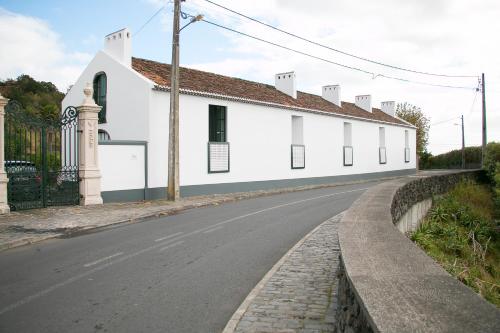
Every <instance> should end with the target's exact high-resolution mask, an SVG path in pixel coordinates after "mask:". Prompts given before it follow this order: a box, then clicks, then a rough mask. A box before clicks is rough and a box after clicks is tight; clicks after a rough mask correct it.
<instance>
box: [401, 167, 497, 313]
mask: <svg viewBox="0 0 500 333" xmlns="http://www.w3.org/2000/svg"><path fill="white" fill-rule="evenodd" d="M499 165H500V163H499ZM496 172H497V173H496V174H495V177H498V178H500V168H498V169H496ZM498 180H500V179H498ZM498 183H500V182H498ZM494 216H495V215H494V204H493V193H492V191H491V188H490V187H489V186H487V185H478V184H476V183H473V182H470V181H468V182H462V183H460V184H459V185H457V186H456V187H455V188H454V189H453V190H451V191H450V192H448V193H447V194H445V195H444V196H442V197H439V198H434V203H433V207H432V208H431V210H430V211H429V214H428V215H427V217H426V218H425V220H424V221H423V223H422V224H421V226H420V227H419V228H418V230H417V231H415V232H414V233H412V234H411V239H412V240H413V241H414V242H416V243H417V244H418V245H419V246H420V247H421V248H422V249H423V250H425V251H426V252H427V254H429V255H430V256H431V257H433V258H434V259H435V260H436V261H438V262H439V263H440V264H441V265H442V266H443V267H444V268H445V269H446V270H447V271H448V272H449V273H450V274H452V275H453V276H455V277H457V279H459V280H460V281H462V282H463V283H465V284H466V285H468V286H469V287H471V288H472V289H474V290H475V291H476V292H478V293H479V294H480V295H482V296H483V297H485V298H486V299H487V300H489V301H490V302H492V303H494V304H496V305H497V306H499V307H500V237H499V235H498V229H497V226H496V225H495V221H494Z"/></svg>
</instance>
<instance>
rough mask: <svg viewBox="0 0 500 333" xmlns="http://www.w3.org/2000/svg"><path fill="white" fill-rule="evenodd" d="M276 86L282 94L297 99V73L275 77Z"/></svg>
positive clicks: (281, 74)
mask: <svg viewBox="0 0 500 333" xmlns="http://www.w3.org/2000/svg"><path fill="white" fill-rule="evenodd" d="M274 82H275V84H274V86H275V87H276V89H277V90H279V91H281V92H282V93H285V94H287V95H288V96H292V97H293V98H297V84H296V83H295V72H288V73H280V74H276V75H275V76H274Z"/></svg>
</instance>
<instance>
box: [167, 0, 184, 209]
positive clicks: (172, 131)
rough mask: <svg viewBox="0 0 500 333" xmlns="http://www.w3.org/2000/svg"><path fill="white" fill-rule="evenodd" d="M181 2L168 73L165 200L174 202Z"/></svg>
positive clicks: (177, 6) (177, 2) (176, 190)
mask: <svg viewBox="0 0 500 333" xmlns="http://www.w3.org/2000/svg"><path fill="white" fill-rule="evenodd" d="M180 11H181V0H175V1H174V23H173V32H172V66H171V73H170V117H169V140H168V188H167V198H168V200H171V201H176V200H178V199H179V197H180V192H179V16H180Z"/></svg>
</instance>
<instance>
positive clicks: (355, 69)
mask: <svg viewBox="0 0 500 333" xmlns="http://www.w3.org/2000/svg"><path fill="white" fill-rule="evenodd" d="M183 13H184V14H185V15H186V16H188V17H191V18H192V17H194V16H193V15H191V14H188V13H186V12H183ZM201 21H203V22H205V23H207V24H210V25H212V26H215V27H218V28H221V29H224V30H227V31H231V32H234V33H236V34H239V35H242V36H245V37H248V38H251V39H254V40H257V41H260V42H263V43H266V44H269V45H273V46H276V47H278V48H281V49H284V50H287V51H291V52H294V53H297V54H301V55H304V56H307V57H310V58H313V59H316V60H320V61H324V62H327V63H330V64H333V65H337V66H340V67H343V68H347V69H351V70H354V71H358V72H361V73H364V74H368V75H371V76H372V78H373V79H376V78H377V77H381V78H386V79H391V80H397V81H402V82H407V83H414V84H420V85H427V86H433V87H441V88H452V89H467V90H472V89H476V88H472V87H465V86H451V85H442V84H434V83H428V82H421V81H413V80H408V79H404V78H400V77H395V76H389V75H385V74H376V73H374V72H370V71H367V70H365V69H362V68H358V67H354V66H348V65H344V64H341V63H339V62H335V61H332V60H329V59H326V58H323V57H319V56H315V55H313V54H310V53H306V52H303V51H300V50H297V49H292V48H290V47H288V46H284V45H281V44H278V43H275V42H271V41H268V40H265V39H263V38H260V37H257V36H253V35H250V34H247V33H245V32H241V31H238V30H235V29H233V28H229V27H226V26H224V25H221V24H218V23H215V22H212V21H208V20H206V19H202V20H201Z"/></svg>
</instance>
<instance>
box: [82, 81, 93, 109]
mask: <svg viewBox="0 0 500 333" xmlns="http://www.w3.org/2000/svg"><path fill="white" fill-rule="evenodd" d="M93 92H94V91H93V89H92V85H91V84H90V83H89V82H87V85H86V86H85V88H83V94H84V95H85V98H84V99H83V105H96V104H95V101H94V99H93V98H92V93H93Z"/></svg>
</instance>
